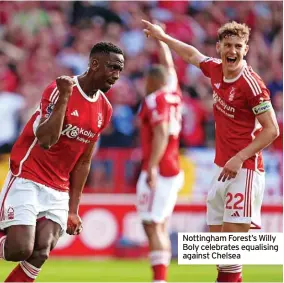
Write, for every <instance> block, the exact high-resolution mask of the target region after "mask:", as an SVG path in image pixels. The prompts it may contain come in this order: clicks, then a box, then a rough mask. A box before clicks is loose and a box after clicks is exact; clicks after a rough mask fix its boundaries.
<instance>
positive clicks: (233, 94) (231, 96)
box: [229, 87, 236, 101]
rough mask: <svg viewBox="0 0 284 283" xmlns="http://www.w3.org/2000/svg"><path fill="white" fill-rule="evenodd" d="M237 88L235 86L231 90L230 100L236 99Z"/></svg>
mask: <svg viewBox="0 0 284 283" xmlns="http://www.w3.org/2000/svg"><path fill="white" fill-rule="evenodd" d="M235 90H236V88H235V87H232V89H231V91H230V95H229V101H233V100H234V97H235V94H236V92H235Z"/></svg>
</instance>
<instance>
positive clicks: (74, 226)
mask: <svg viewBox="0 0 284 283" xmlns="http://www.w3.org/2000/svg"><path fill="white" fill-rule="evenodd" d="M82 230H83V226H82V219H81V218H80V216H79V215H78V214H76V213H69V215H68V221H67V230H66V232H67V234H69V235H79V234H80V233H81V232H82Z"/></svg>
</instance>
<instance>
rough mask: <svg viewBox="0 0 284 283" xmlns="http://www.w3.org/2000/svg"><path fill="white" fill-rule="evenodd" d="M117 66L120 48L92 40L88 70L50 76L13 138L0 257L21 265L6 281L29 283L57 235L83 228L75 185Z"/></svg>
mask: <svg viewBox="0 0 284 283" xmlns="http://www.w3.org/2000/svg"><path fill="white" fill-rule="evenodd" d="M123 67H124V56H123V52H122V51H121V49H120V48H118V47H117V46H115V45H113V44H112V43H106V42H101V43H98V44H96V45H94V46H93V48H92V50H91V52H90V60H89V67H88V70H87V71H86V72H85V73H84V74H82V75H79V76H77V77H72V78H71V77H67V76H62V77H59V78H57V79H56V81H54V82H52V83H51V84H50V85H49V86H48V87H47V88H46V89H45V91H44V93H43V96H42V99H41V103H40V106H39V108H38V109H37V110H36V111H35V113H34V114H33V115H32V117H31V119H30V120H29V121H28V123H27V125H26V126H25V128H24V130H23V132H22V134H21V135H20V136H19V138H18V140H17V141H16V143H15V145H14V147H13V149H12V152H11V156H10V172H9V174H8V177H7V179H6V183H5V185H4V188H3V189H2V191H1V195H0V207H1V210H0V229H2V230H4V231H5V234H4V233H2V232H1V234H0V257H1V258H3V259H5V260H7V261H20V264H19V265H18V266H17V267H16V268H15V269H14V270H13V271H12V272H11V274H10V275H9V276H8V278H7V279H6V281H5V282H33V281H34V280H35V279H36V277H37V275H38V273H39V272H40V268H41V267H42V265H43V264H44V262H45V261H46V259H47V258H48V256H49V253H50V251H51V250H52V249H53V248H54V247H55V245H56V243H57V241H58V239H59V237H60V235H61V234H62V233H63V232H64V231H65V230H66V229H67V233H68V234H70V235H77V234H79V233H80V232H81V231H82V221H81V219H80V217H79V215H78V209H79V202H80V197H81V193H82V189H83V187H84V184H85V181H86V178H87V175H88V173H89V169H90V164H91V157H92V152H93V149H94V145H95V143H96V140H97V139H98V137H99V135H100V133H101V131H102V130H103V129H104V128H105V127H106V126H107V124H108V123H109V121H110V118H111V115H112V107H111V105H110V103H109V101H108V100H107V98H106V97H105V95H104V92H106V91H108V90H109V89H110V88H111V86H112V85H113V84H114V83H115V82H116V80H117V79H118V78H119V74H120V72H121V70H122V69H123Z"/></svg>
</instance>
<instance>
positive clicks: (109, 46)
mask: <svg viewBox="0 0 284 283" xmlns="http://www.w3.org/2000/svg"><path fill="white" fill-rule="evenodd" d="M111 52H113V53H116V54H121V55H123V56H124V54H123V51H122V50H121V49H120V48H119V47H118V46H116V45H114V44H113V43H111V42H99V43H97V44H95V45H94V46H93V47H92V49H91V52H90V57H92V56H93V55H94V54H97V53H105V54H109V53H111Z"/></svg>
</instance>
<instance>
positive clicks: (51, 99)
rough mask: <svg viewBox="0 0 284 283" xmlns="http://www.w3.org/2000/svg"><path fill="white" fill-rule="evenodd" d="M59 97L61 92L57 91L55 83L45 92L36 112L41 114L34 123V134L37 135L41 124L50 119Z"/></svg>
mask: <svg viewBox="0 0 284 283" xmlns="http://www.w3.org/2000/svg"><path fill="white" fill-rule="evenodd" d="M58 97H59V91H58V89H57V85H56V82H55V81H54V82H52V83H51V84H50V85H49V86H47V88H46V89H45V90H44V91H43V94H42V98H41V101H40V107H39V108H38V109H37V110H36V112H39V115H38V116H37V117H36V119H35V121H34V123H33V131H34V134H36V130H37V127H38V125H39V124H40V122H41V121H44V120H46V119H48V118H49V117H50V115H51V113H52V111H53V108H54V105H55V104H56V102H57V100H58Z"/></svg>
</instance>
